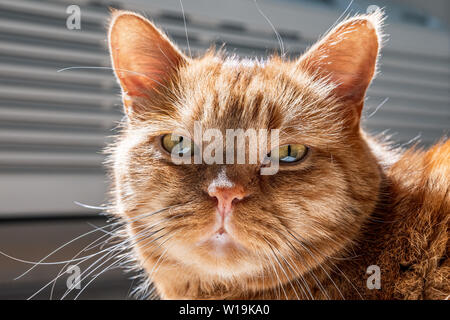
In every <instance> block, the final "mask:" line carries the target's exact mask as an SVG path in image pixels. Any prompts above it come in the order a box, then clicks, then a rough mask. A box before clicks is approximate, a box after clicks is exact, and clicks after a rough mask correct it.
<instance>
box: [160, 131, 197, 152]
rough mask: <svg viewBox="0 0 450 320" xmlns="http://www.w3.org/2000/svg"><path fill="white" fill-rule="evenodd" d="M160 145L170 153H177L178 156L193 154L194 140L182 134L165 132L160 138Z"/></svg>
mask: <svg viewBox="0 0 450 320" xmlns="http://www.w3.org/2000/svg"><path fill="white" fill-rule="evenodd" d="M161 145H162V147H163V149H164V150H165V151H167V152H168V153H170V154H172V153H177V154H178V156H180V157H182V156H184V155H187V154H189V155H191V156H192V155H194V142H193V141H191V140H190V139H188V138H186V137H183V136H179V135H175V134H171V133H169V134H165V135H163V136H162V138H161Z"/></svg>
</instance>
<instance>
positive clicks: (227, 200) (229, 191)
mask: <svg viewBox="0 0 450 320" xmlns="http://www.w3.org/2000/svg"><path fill="white" fill-rule="evenodd" d="M208 193H209V195H210V196H211V197H216V198H217V211H218V212H219V214H220V216H221V217H222V219H224V218H225V217H226V216H227V215H228V214H230V213H231V211H232V209H233V201H234V202H236V200H242V199H243V198H244V197H245V191H244V188H243V187H242V186H240V185H234V186H233V187H231V188H226V187H224V188H222V187H219V188H217V187H216V188H214V190H211V191H209V192H208Z"/></svg>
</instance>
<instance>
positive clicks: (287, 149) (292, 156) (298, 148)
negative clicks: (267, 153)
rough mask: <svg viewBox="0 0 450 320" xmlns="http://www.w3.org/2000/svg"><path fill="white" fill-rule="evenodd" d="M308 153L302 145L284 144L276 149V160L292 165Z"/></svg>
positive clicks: (306, 148)
mask: <svg viewBox="0 0 450 320" xmlns="http://www.w3.org/2000/svg"><path fill="white" fill-rule="evenodd" d="M307 153H308V147H307V146H305V145H303V144H285V145H284V146H281V147H279V148H278V159H279V161H280V162H281V163H294V162H298V161H300V160H302V159H303V158H304V157H305V156H306V154H307Z"/></svg>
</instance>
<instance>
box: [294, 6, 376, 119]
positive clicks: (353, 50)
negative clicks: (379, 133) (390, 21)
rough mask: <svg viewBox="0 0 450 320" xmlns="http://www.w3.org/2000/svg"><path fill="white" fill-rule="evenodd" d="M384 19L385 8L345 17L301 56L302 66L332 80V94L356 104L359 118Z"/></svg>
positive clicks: (299, 63) (313, 73) (355, 112)
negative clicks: (367, 13)
mask: <svg viewBox="0 0 450 320" xmlns="http://www.w3.org/2000/svg"><path fill="white" fill-rule="evenodd" d="M382 21H383V15H382V12H381V11H376V12H374V13H372V14H369V15H364V16H357V17H354V18H351V19H349V20H347V21H344V22H342V23H340V24H339V25H337V26H336V27H335V28H334V29H333V30H331V31H330V32H329V33H328V34H327V35H326V36H325V37H323V38H322V39H321V40H320V41H319V42H317V43H316V44H315V45H314V46H312V47H311V48H310V49H309V50H308V51H307V52H306V53H305V54H304V55H303V56H302V57H300V59H299V60H298V66H299V67H300V68H301V70H304V71H306V72H308V73H310V74H311V75H312V76H313V77H318V78H322V79H325V80H327V81H329V82H331V84H332V85H333V86H334V89H333V90H332V94H333V95H334V96H336V97H338V98H339V99H340V100H341V101H343V102H344V104H345V105H346V106H349V107H350V105H351V106H352V107H353V110H351V111H352V112H351V113H352V114H353V115H354V116H355V118H354V120H356V121H357V122H359V118H360V116H361V110H362V107H363V104H364V97H365V93H366V90H367V87H368V86H369V84H370V82H371V81H372V78H373V76H374V74H375V71H376V64H377V58H378V54H379V49H380V46H381V40H382V37H381V33H380V28H381V25H382Z"/></svg>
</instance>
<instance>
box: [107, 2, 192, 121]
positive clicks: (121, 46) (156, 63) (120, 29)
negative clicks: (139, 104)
mask: <svg viewBox="0 0 450 320" xmlns="http://www.w3.org/2000/svg"><path fill="white" fill-rule="evenodd" d="M108 40H109V51H110V55H111V62H112V66H113V69H114V73H115V75H116V77H117V79H118V81H119V84H120V86H121V87H122V95H123V102H124V107H125V111H126V113H127V114H128V115H130V113H133V112H138V111H137V110H132V109H133V100H136V98H141V97H147V98H148V97H152V96H154V95H155V94H158V93H160V92H161V91H163V90H164V88H166V84H167V83H168V82H169V81H170V80H171V79H172V78H173V77H174V76H175V75H176V71H177V69H178V68H179V67H180V66H181V65H182V64H184V63H185V62H186V61H187V58H186V57H185V56H184V55H183V53H181V51H180V50H178V49H177V48H176V46H175V45H173V44H172V43H171V42H170V40H169V39H168V38H167V37H166V36H165V35H164V34H163V33H162V32H161V31H159V30H158V29H157V28H156V27H155V26H154V25H153V24H152V23H151V22H150V21H148V20H147V19H145V18H144V17H142V16H140V15H138V14H135V13H132V12H128V11H118V10H117V11H113V12H112V20H111V23H110V26H109V34H108Z"/></svg>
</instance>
